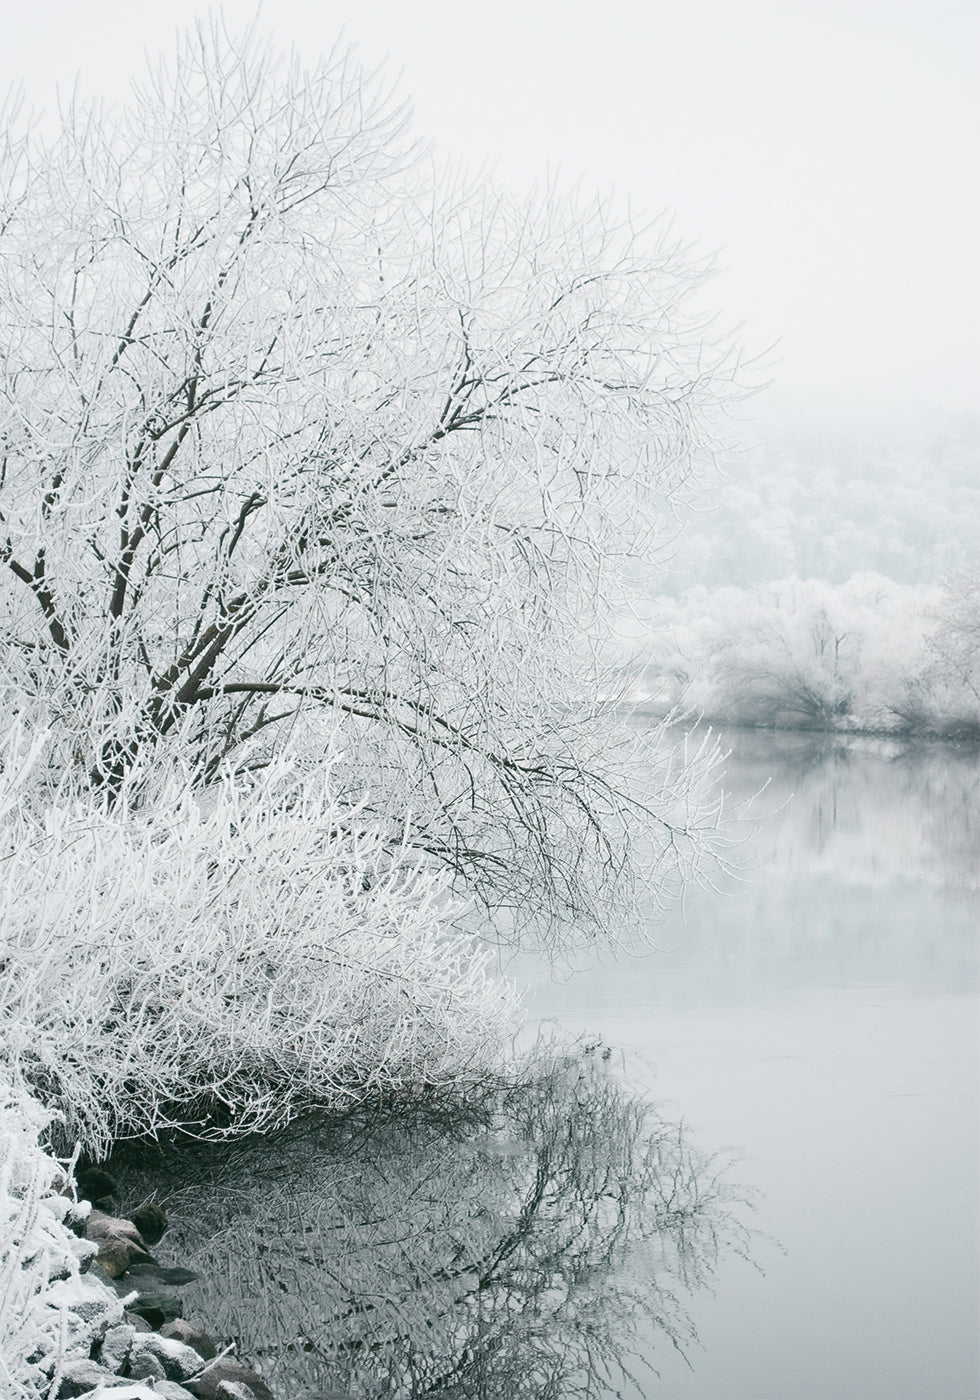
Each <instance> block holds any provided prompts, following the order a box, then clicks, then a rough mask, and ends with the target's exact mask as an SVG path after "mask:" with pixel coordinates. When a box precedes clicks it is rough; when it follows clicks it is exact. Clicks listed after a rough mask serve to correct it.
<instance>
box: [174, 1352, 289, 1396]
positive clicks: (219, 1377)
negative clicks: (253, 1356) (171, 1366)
mask: <svg viewBox="0 0 980 1400" xmlns="http://www.w3.org/2000/svg"><path fill="white" fill-rule="evenodd" d="M228 1386H238V1387H241V1389H240V1391H239V1393H238V1394H236V1393H235V1392H234V1391H229V1390H228V1389H227V1387H228ZM223 1387H224V1388H223ZM187 1389H188V1390H189V1391H190V1392H191V1394H192V1395H195V1396H197V1400H275V1397H274V1396H273V1394H272V1391H271V1390H270V1389H269V1387H268V1386H267V1385H266V1383H265V1381H264V1380H263V1379H262V1377H261V1376H260V1375H259V1374H258V1372H257V1371H253V1370H252V1368H251V1367H250V1366H244V1365H242V1363H241V1362H240V1361H236V1360H235V1358H234V1357H233V1356H219V1357H218V1358H217V1359H216V1360H215V1361H212V1362H211V1364H210V1365H209V1366H206V1367H205V1368H204V1370H203V1371H201V1372H200V1373H199V1374H198V1375H196V1376H195V1377H194V1379H193V1380H190V1381H188V1382H187Z"/></svg>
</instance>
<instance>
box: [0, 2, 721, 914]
mask: <svg viewBox="0 0 980 1400" xmlns="http://www.w3.org/2000/svg"><path fill="white" fill-rule="evenodd" d="M404 127H405V122H404V114H403V112H402V111H401V110H400V109H399V108H398V107H397V106H396V105H394V104H393V102H392V100H391V98H390V95H389V94H388V93H387V92H386V90H385V89H384V87H383V85H382V84H381V83H380V82H379V81H378V80H377V79H376V78H374V77H370V76H365V75H364V74H363V73H362V72H361V71H360V70H359V69H358V68H357V67H356V66H355V65H354V64H353V63H352V61H351V60H350V58H349V56H342V55H341V56H334V57H333V58H331V59H330V60H328V61H325V62H324V63H323V64H322V65H321V66H319V67H317V68H316V69H314V70H313V71H305V70H303V69H301V68H300V67H299V66H298V65H296V64H292V65H289V64H284V63H280V62H279V61H277V60H276V59H275V58H274V57H272V56H270V55H269V54H268V53H267V52H266V51H265V50H264V49H263V48H262V47H261V46H260V45H258V44H256V42H255V40H254V37H253V38H249V39H246V40H245V41H244V42H242V43H241V44H238V45H234V44H230V43H229V42H228V41H227V40H226V39H225V38H224V37H223V36H222V35H221V34H220V32H218V31H217V30H212V31H199V32H198V33H197V34H196V35H193V36H191V37H190V38H189V39H188V40H187V41H186V42H185V43H184V45H183V47H182V48H181V49H180V51H179V53H178V55H177V57H176V60H175V62H174V63H173V64H172V65H170V66H169V67H168V66H166V65H164V66H161V67H160V69H159V70H158V71H156V72H155V73H154V75H153V76H152V77H151V78H150V79H149V80H148V81H147V82H146V83H145V84H144V86H143V87H142V88H141V89H138V90H136V92H135V96H134V97H133V99H132V101H131V103H130V105H129V106H128V107H127V108H126V109H124V110H120V111H112V112H103V111H101V110H100V109H99V108H98V107H96V106H86V105H84V104H82V103H76V104H75V105H73V106H72V107H71V109H70V110H68V111H67V112H66V114H65V117H64V121H63V125H62V129H61V130H60V132H59V133H58V134H56V135H55V136H53V137H44V136H42V135H40V134H38V133H36V132H35V133H32V132H31V131H30V130H24V131H21V130H20V128H19V127H18V126H17V123H16V122H11V123H9V124H7V132H6V135H5V136H4V138H3V146H2V152H0V561H2V565H3V568H4V572H5V577H6V584H5V588H4V590H3V593H2V614H0V623H2V628H0V637H2V652H0V655H2V664H3V684H4V687H5V691H6V703H7V705H8V706H9V709H8V713H11V712H15V713H16V714H17V715H18V716H19V717H20V719H21V721H22V722H24V723H26V724H27V725H28V726H32V725H33V726H38V725H40V724H42V723H43V724H44V725H45V726H46V727H47V728H48V729H49V730H50V731H51V732H52V733H53V734H54V735H55V737H56V739H57V743H56V744H55V747H54V749H53V750H52V753H54V755H55V756H54V758H53V759H52V768H51V771H50V773H49V778H50V781H51V782H52V783H54V782H59V783H61V784H64V783H66V782H67V783H69V784H70V785H71V786H73V787H74V788H76V789H77V788H79V787H85V786H86V785H87V786H88V787H89V788H90V789H91V790H93V791H94V792H96V793H97V794H98V793H101V795H102V797H101V799H100V800H104V801H108V802H109V803H110V804H111V801H112V798H113V796H114V794H116V793H118V792H120V791H122V790H123V789H124V788H125V787H126V785H127V782H128V778H127V775H128V774H129V773H131V772H132V771H133V770H135V769H138V768H140V767H141V766H142V767H143V768H145V767H146V765H147V764H148V763H149V764H153V763H155V764H164V765H165V764H167V763H169V762H170V761H171V757H172V756H174V755H176V754H179V756H180V760H181V762H182V763H184V764H187V765H189V766H190V768H191V770H192V772H193V774H194V777H195V781H196V782H197V783H199V784H206V783H208V782H209V781H211V780H213V779H214V778H215V777H216V776H217V775H219V774H220V773H222V772H228V771H229V770H231V771H233V772H237V773H239V774H242V773H244V772H245V771H247V770H249V769H254V768H255V767H256V766H257V765H262V764H265V763H267V762H269V761H271V760H272V759H273V758H274V757H275V755H276V753H277V751H280V750H282V749H283V748H284V747H287V746H288V747H289V748H290V750H291V752H292V754H293V756H294V757H295V759H296V760H297V761H299V762H306V763H308V764H315V762H316V758H317V755H318V754H319V753H320V752H322V751H323V749H324V748H325V746H327V745H332V747H333V748H334V749H337V748H339V750H340V752H341V754H342V759H341V761H340V762H339V763H338V764H337V765H335V768H334V778H335V782H336V784H337V787H336V789H335V791H336V792H337V793H338V794H339V796H340V797H341V798H343V797H344V795H345V794H346V799H347V800H348V801H349V803H350V804H351V806H352V807H354V806H356V808H357V810H358V812H359V813H361V814H364V816H365V819H368V818H369V819H370V820H371V822H373V823H374V825H375V827H380V828H382V829H383V830H384V831H385V832H386V833H387V839H388V841H389V842H390V843H391V844H392V845H393V846H397V847H398V849H399V850H401V851H403V852H404V851H405V850H406V849H407V850H408V851H409V852H411V853H413V854H414V857H415V858H417V859H422V860H428V859H435V860H436V861H438V862H441V863H444V864H446V865H447V866H448V867H449V868H450V870H451V871H452V872H453V873H454V875H455V876H456V877H457V879H458V881H459V884H460V885H461V886H462V887H464V888H466V889H468V890H470V891H471V892H475V893H476V894H477V895H478V896H480V897H481V898H482V900H483V901H484V902H485V904H486V905H487V906H489V907H506V908H509V909H510V910H512V911H514V913H515V916H516V918H517V920H518V922H519V923H525V924H532V923H536V924H537V925H538V926H539V927H548V928H553V927H556V926H558V925H559V924H563V925H564V926H565V927H570V926H577V927H579V928H580V929H584V930H587V931H589V932H595V931H596V930H597V929H600V928H602V927H608V925H609V921H610V918H611V917H612V916H611V914H610V910H611V909H612V908H615V907H621V906H624V905H626V904H628V902H629V899H630V897H631V894H632V889H633V880H634V872H635V870H636V861H635V859H634V855H635V851H634V849H633V848H634V845H635V842H634V837H635V834H636V833H637V832H640V831H642V832H643V843H642V844H643V848H644V850H645V851H646V852H647V854H648V856H649V859H650V862H651V863H650V871H651V872H652V875H653V878H654V881H655V883H656V884H657V887H658V888H660V889H666V888H667V887H668V886H669V885H670V884H671V882H672V881H675V880H676V879H678V878H681V877H684V876H686V875H689V874H690V873H691V872H692V870H694V869H696V867H697V864H698V859H699V853H701V852H702V851H703V849H704V844H705V829H706V828H709V827H710V826H711V825H712V823H713V821H714V813H713V808H712V807H711V805H710V803H706V802H705V798H704V786H703V783H702V777H703V775H702V774H701V773H699V772H695V771H692V770H691V769H690V768H686V769H685V768H684V767H681V768H678V769H672V768H670V767H669V766H668V765H667V764H666V761H665V762H664V764H662V765H661V766H660V767H659V768H658V767H657V763H656V761H655V762H654V768H653V770H652V771H653V775H654V776H653V787H652V791H651V790H648V788H647V787H646V786H644V788H643V789H642V790H639V791H638V790H637V789H636V788H635V787H631V785H630V774H631V772H634V771H635V770H636V758H635V754H633V753H631V752H629V751H628V749H627V748H624V747H622V746H618V745H619V740H618V739H617V733H618V730H617V725H616V723H615V722H614V721H613V720H612V719H611V717H610V713H609V705H608V703H607V702H608V701H609V699H610V698H611V697H612V695H613V688H612V683H611V681H610V674H611V673H610V672H609V669H608V660H609V657H608V654H607V652H606V651H605V650H604V648H603V643H602V640H601V639H602V637H603V631H604V628H605V627H606V625H607V620H608V618H609V617H610V616H611V615H613V614H614V613H616V612H621V611H622V608H623V596H622V592H621V574H622V572H623V570H622V566H623V564H624V562H625V561H627V560H628V559H629V558H631V557H634V558H635V557H636V556H638V555H650V554H651V553H652V552H654V551H655V550H656V548H657V547H658V544H661V543H662V541H663V538H664V532H665V522H669V521H670V519H671V515H670V512H671V509H672V507H673V505H674V504H675V503H676V502H677V501H678V500H679V498H680V497H681V496H682V495H683V493H684V492H685V490H686V488H687V486H688V485H689V483H690V482H691V480H692V477H693V474H694V471H695V468H696V465H697V462H698V460H699V459H700V458H701V457H702V455H703V454H704V452H705V451H706V449H708V448H710V442H709V438H710V431H709V430H710V424H711V421H712V417H713V412H714V409H715V407H716V404H717V403H718V401H719V399H722V398H724V394H725V391H726V387H727V385H728V383H729V381H730V377H731V366H730V364H728V363H727V362H726V361H725V359H724V357H723V356H721V355H719V354H718V353H717V352H715V351H712V350H711V349H710V348H706V340H705V331H704V327H703V326H701V325H699V324H697V322H696V321H694V320H693V319H692V318H691V317H690V316H689V315H688V314H687V313H686V312H685V310H684V302H685V297H686V296H687V294H688V293H689V292H690V291H691V290H692V288H693V287H694V286H695V285H696V283H697V281H698V276H699V273H698V269H697V267H696V266H693V265H692V264H691V263H690V262H689V261H688V260H686V259H685V257H684V255H683V254H682V252H681V251H679V250H678V249H677V248H676V247H674V246H670V245H668V244H667V243H665V242H664V241H663V240H662V239H661V240H659V241H658V239H657V238H641V237H638V236H637V235H636V234H635V233H634V231H632V230H631V229H630V228H629V227H626V226H621V225H618V224H616V223H615V222H614V220H613V219H612V217H611V215H610V213H609V211H608V208H607V207H606V206H604V205H602V204H599V203H596V204H592V205H589V204H586V203H584V202H576V201H574V200H558V199H551V198H548V199H530V200H529V201H524V202H520V201H515V200H512V199H508V198H506V197H504V196H502V195H499V194H497V193H495V192H494V191H493V190H491V188H490V187H489V186H488V185H487V184H486V183H485V182H484V181H482V180H481V181H479V182H475V183H472V184H466V183H464V182H463V181H461V180H460V179H459V178H456V177H452V176H450V175H448V174H446V173H445V172H442V173H440V172H437V171H435V170H434V169H433V168H432V167H431V166H430V165H428V164H426V163H425V161H423V160H422V159H421V158H419V157H418V156H417V154H416V153H414V152H413V150H412V148H411V146H410V144H409V142H408V140H407V138H406V136H405V134H404ZM624 732H625V731H624ZM624 742H625V741H624ZM646 771H647V773H648V774H649V772H650V771H651V770H650V769H649V767H648V768H647V770H646ZM406 833H407V835H406Z"/></svg>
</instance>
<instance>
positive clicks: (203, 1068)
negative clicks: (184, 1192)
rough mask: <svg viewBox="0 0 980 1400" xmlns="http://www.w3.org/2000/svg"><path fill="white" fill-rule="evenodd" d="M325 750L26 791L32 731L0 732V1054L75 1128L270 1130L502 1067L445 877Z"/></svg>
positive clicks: (78, 1134) (480, 964)
mask: <svg viewBox="0 0 980 1400" xmlns="http://www.w3.org/2000/svg"><path fill="white" fill-rule="evenodd" d="M335 760H336V755H335V754H331V753H328V754H326V755H325V756H321V762H320V764H319V765H318V767H317V769H315V770H314V771H309V772H304V771H302V770H301V769H300V768H298V767H297V766H296V765H295V764H292V765H291V764H289V763H287V762H286V761H285V760H283V761H278V762H276V763H274V764H272V765H271V766H270V767H269V768H267V769H265V770H264V771H262V772H261V773H259V774H258V775H252V776H251V777H242V776H238V777H232V776H227V777H226V778H224V779H223V780H221V781H219V782H217V783H216V784H214V785H212V787H211V788H209V789H208V791H207V792H206V794H201V793H200V792H195V790H194V789H193V787H192V785H191V784H190V783H189V782H188V781H187V780H186V778H184V779H182V778H180V777H171V778H161V779H160V780H159V781H156V782H155V785H154V783H153V780H152V778H151V777H150V776H148V775H146V774H144V775H143V793H142V801H141V803H140V804H139V805H136V804H135V803H133V802H130V801H129V800H128V798H127V794H126V793H125V792H124V793H122V794H121V795H120V797H119V799H117V800H116V802H115V803H114V804H109V803H107V802H105V801H100V800H99V798H98V797H96V798H93V797H92V796H91V794H89V795H85V794H82V795H78V794H76V795H74V796H65V797H64V798H62V799H58V798H57V797H55V798H54V799H51V800H49V801H48V803H47V805H44V804H40V805H39V806H38V807H37V808H36V809H35V808H34V807H33V806H32V803H31V793H32V791H36V787H35V786H34V785H33V784H32V776H31V773H30V771H29V770H30V768H31V766H32V765H33V767H34V768H35V769H36V770H38V771H40V770H41V769H43V765H44V761H45V759H44V753H43V750H41V749H40V747H39V746H38V745H37V744H35V745H34V749H33V753H32V754H28V755H25V754H23V753H18V751H17V747H16V744H15V743H11V744H10V745H9V746H8V751H7V754H6V756H5V758H4V760H3V773H2V775H0V813H2V818H0V843H2V857H3V859H2V864H0V964H2V965H3V967H4V978H3V984H2V990H0V1041H2V1047H3V1048H2V1055H3V1058H4V1059H5V1060H6V1062H7V1066H8V1068H9V1071H10V1073H11V1074H12V1075H13V1076H15V1082H17V1081H19V1082H20V1083H21V1084H24V1085H25V1086H27V1087H28V1088H30V1089H31V1090H32V1091H33V1092H34V1093H35V1094H36V1095H37V1096H38V1097H39V1098H40V1099H41V1100H42V1101H43V1102H44V1103H45V1104H46V1105H47V1106H48V1107H50V1108H52V1109H54V1110H56V1111H57V1113H58V1114H59V1117H60V1123H59V1125H58V1132H59V1134H60V1137H62V1138H63V1139H64V1140H65V1142H66V1143H69V1144H71V1143H74V1142H75V1141H76V1139H77V1140H79V1141H81V1142H82V1143H83V1144H84V1146H85V1147H86V1148H87V1150H89V1151H90V1152H92V1153H96V1154H98V1153H101V1152H103V1151H104V1150H105V1149H107V1148H108V1146H109V1144H110V1142H111V1141H112V1140H113V1139H114V1138H117V1137H120V1136H127V1135H133V1134H139V1133H156V1132H159V1131H160V1130H163V1129H166V1128H168V1127H172V1126H176V1125H180V1126H182V1127H184V1128H186V1129H188V1130H190V1131H192V1132H196V1133H199V1134H204V1135H222V1134H230V1133H234V1132H241V1131H248V1130H254V1129H265V1128H269V1127H271V1126H274V1125H278V1124H281V1123H283V1122H286V1121H288V1119H289V1118H290V1117H291V1116H293V1115H294V1114H295V1113H296V1112H298V1111H300V1110H302V1109H303V1108H304V1107H308V1106H312V1105H335V1104H338V1103H343V1102H345V1101H347V1100H348V1099H349V1098H350V1097H351V1096H352V1095H353V1094H355V1093H363V1092H366V1091H367V1092H376V1093H379V1094H387V1093H403V1092H415V1091H418V1090H420V1089H424V1088H426V1087H431V1086H444V1085H448V1084H450V1083H451V1084H454V1085H457V1086H458V1085H461V1084H465V1083H466V1082H468V1081H471V1080H472V1079H474V1078H479V1077H482V1076H485V1075H487V1074H490V1073H492V1072H493V1071H494V1069H495V1067H496V1066H497V1065H498V1063H499V1056H500V1054H501V1047H502V1046H503V1045H504V1044H505V1042H506V1039H507V1035H506V1030H507V1025H508V1022H509V1020H510V1017H511V1015H512V1013H513V1010H514V1006H515V1001H514V995H513V992H512V990H511V989H510V987H509V986H508V985H506V984H502V983H500V982H497V981H494V980H493V979H492V978H491V976H490V975H489V968H488V960H489V954H488V953H486V952H485V951H481V950H480V949H479V947H477V946H476V945H475V944H474V942H473V940H472V939H471V938H468V937H466V936H464V935H463V934H462V933H458V932H454V931H453V929H452V926H451V922H450V921H451V918H452V915H453V913H454V906H453V905H452V904H451V903H450V902H449V901H448V899H447V896H446V892H445V880H444V879H443V878H442V877H441V876H437V875H434V874H433V873H431V872H430V871H425V870H423V869H421V868H420V867H419V863H418V862H417V861H416V860H414V859H413V858H412V853H411V852H410V850H409V849H408V848H407V847H406V848H405V849H403V851H402V853H401V855H400V856H396V857H394V858H393V857H392V855H391V852H390V850H387V849H386V848H384V847H383V845H382V842H381V839H380V837H379V835H378V834H377V832H376V831H375V830H374V829H372V826H371V823H370V822H369V821H368V820H367V819H366V818H364V816H363V814H362V813H360V812H358V811H357V810H356V809H355V810H353V811H352V810H351V809H350V808H349V807H346V806H342V805H341V804H340V803H338V802H337V801H335V799H334V797H333V796H332V794H331V789H330V773H331V769H332V767H333V764H334V762H335ZM148 785H149V786H150V787H151V788H152V790H151V791H148V790H147V787H148ZM131 787H132V785H131Z"/></svg>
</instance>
